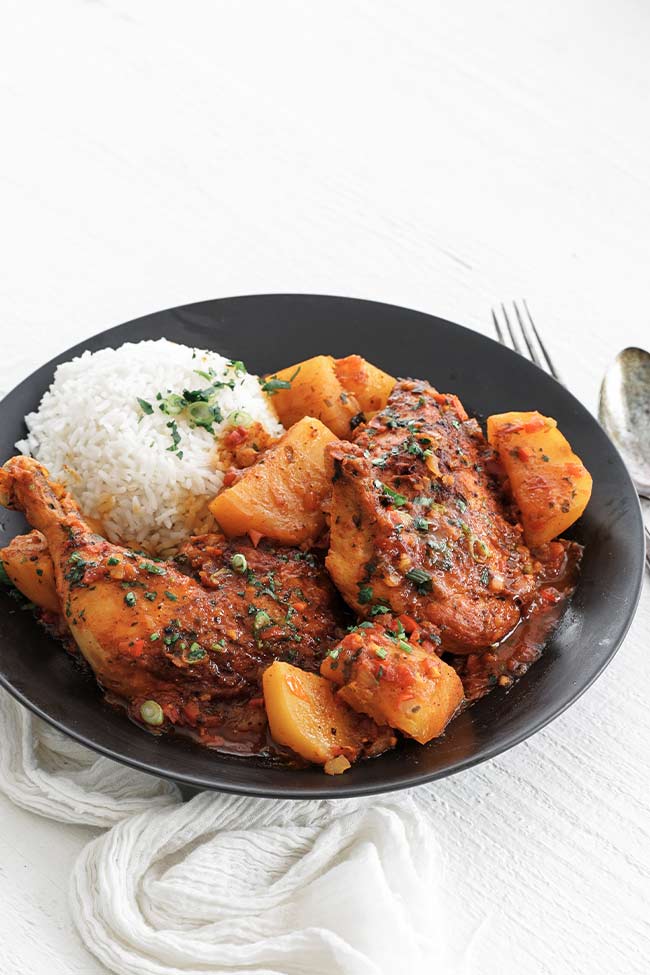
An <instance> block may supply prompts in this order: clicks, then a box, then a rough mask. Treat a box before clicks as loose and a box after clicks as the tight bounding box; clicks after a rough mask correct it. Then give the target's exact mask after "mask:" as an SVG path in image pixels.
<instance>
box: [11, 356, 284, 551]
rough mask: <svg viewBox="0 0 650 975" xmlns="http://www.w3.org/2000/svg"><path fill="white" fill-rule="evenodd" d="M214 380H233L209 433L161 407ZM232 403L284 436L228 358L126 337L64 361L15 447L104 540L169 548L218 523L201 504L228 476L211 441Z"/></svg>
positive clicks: (248, 378)
mask: <svg viewBox="0 0 650 975" xmlns="http://www.w3.org/2000/svg"><path fill="white" fill-rule="evenodd" d="M198 371H200V372H203V373H206V374H207V376H208V377H209V378H206V376H199V375H198ZM218 382H223V383H227V384H229V385H225V386H223V387H221V388H218V390H217V392H216V404H217V405H218V409H219V411H220V413H221V415H222V417H223V419H222V420H221V422H219V423H217V422H216V421H215V423H214V425H213V430H214V435H213V434H212V433H210V432H209V431H208V430H206V429H204V428H203V427H201V426H194V425H192V421H191V418H190V417H189V416H188V415H187V411H186V410H183V411H182V412H181V413H179V414H178V415H169V414H168V413H165V412H163V411H162V410H161V409H160V405H161V403H164V401H165V397H167V396H168V395H169V394H179V395H182V393H183V391H184V390H197V389H204V388H206V387H208V386H210V385H211V384H215V383H218ZM231 387H232V388H231ZM158 394H160V398H157V396H158ZM139 400H142V401H144V403H145V406H144V408H143V406H142V405H141V404H140V402H139ZM147 404H148V405H149V406H150V407H151V409H152V411H151V412H149V408H148V406H147ZM238 410H241V411H243V412H245V413H247V414H248V416H249V417H250V418H251V420H252V421H257V422H259V423H261V424H262V426H263V427H264V428H265V429H266V430H267V431H268V432H269V434H271V435H272V436H277V435H279V434H280V433H282V426H281V425H280V424H279V422H278V419H277V417H276V415H275V413H274V411H273V408H272V407H271V406H270V404H269V401H268V399H267V397H266V396H265V395H264V393H263V392H262V390H261V389H260V385H259V383H258V380H257V378H256V377H255V376H252V375H249V374H248V373H245V372H242V371H241V370H240V369H239V368H237V364H234V365H233V363H231V361H230V360H229V359H225V358H224V357H223V356H221V355H218V354H217V353H216V352H207V351H205V350H201V349H191V348H188V347H187V346H185V345H177V344H176V343H174V342H168V341H167V340H166V339H158V340H157V341H145V342H138V343H126V344H125V345H122V346H120V348H118V349H102V350H101V351H99V352H94V353H90V352H84V354H83V355H82V356H79V357H78V358H76V359H73V360H72V361H71V362H65V363H63V364H62V365H60V366H59V367H58V368H57V370H56V373H55V375H54V381H53V383H52V385H51V386H50V388H49V390H48V391H47V392H46V393H45V395H44V396H43V399H42V400H41V403H40V406H39V408H38V410H37V411H36V412H35V413H30V414H29V415H28V416H27V417H25V422H26V424H27V429H28V435H27V437H26V439H25V440H22V441H20V442H19V443H17V444H16V447H17V448H18V449H19V450H20V451H21V452H22V453H28V454H31V455H32V456H33V457H35V458H37V460H39V461H40V462H41V463H43V464H45V466H46V467H47V468H48V469H49V471H50V473H51V474H52V475H53V476H54V477H55V478H57V479H58V480H60V481H62V482H63V483H64V484H65V485H66V487H67V488H68V489H69V490H70V491H71V493H72V494H73V496H74V497H75V498H76V500H77V502H78V503H79V505H80V507H81V509H82V511H83V512H84V514H85V515H86V516H88V517H89V518H92V519H96V520H97V521H99V522H100V523H101V526H102V530H103V533H104V534H105V535H106V537H107V538H108V539H110V540H111V541H113V542H121V543H122V544H126V545H130V546H133V547H135V548H141V549H145V550H146V551H148V552H150V553H152V554H154V555H155V554H159V555H169V554H172V553H173V552H174V551H175V550H176V549H177V548H178V547H179V545H180V544H181V543H182V542H183V541H184V540H185V539H186V538H187V537H188V535H190V534H192V533H196V532H200V531H203V530H206V529H208V528H210V527H213V526H214V523H213V522H212V519H211V516H210V515H209V512H208V511H207V502H208V501H210V500H211V499H212V498H213V497H214V496H215V494H216V493H217V492H218V491H219V490H220V488H221V486H222V484H223V477H224V472H223V470H221V469H220V468H219V466H218V464H219V459H218V450H217V448H218V445H219V440H220V437H221V435H222V433H223V432H224V430H225V429H227V428H228V427H229V426H230V425H232V422H233V421H232V419H231V421H230V422H229V419H228V418H229V416H231V415H232V414H233V413H235V411H238ZM172 421H173V422H174V424H175V430H174V427H172V426H170V424H171V423H172ZM175 431H176V438H174V433H175ZM178 437H180V440H179V439H178ZM174 439H176V440H177V442H176V444H174ZM174 447H175V449H170V448H174ZM181 454H182V456H181Z"/></svg>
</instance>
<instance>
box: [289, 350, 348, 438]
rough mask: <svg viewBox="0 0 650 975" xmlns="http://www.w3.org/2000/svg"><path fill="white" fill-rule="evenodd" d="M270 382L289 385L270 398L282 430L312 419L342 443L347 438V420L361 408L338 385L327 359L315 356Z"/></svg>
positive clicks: (328, 358)
mask: <svg viewBox="0 0 650 975" xmlns="http://www.w3.org/2000/svg"><path fill="white" fill-rule="evenodd" d="M271 378H272V379H276V380H280V381H282V382H288V383H290V384H291V385H290V388H289V389H279V390H277V391H276V392H273V394H272V397H271V399H272V403H273V406H274V407H275V410H276V412H277V414H278V416H279V418H280V421H281V422H282V423H283V424H284V426H285V427H290V426H291V425H292V424H293V423H296V422H297V421H298V420H300V419H302V417H303V416H313V417H316V418H317V419H318V420H320V421H321V422H322V423H324V424H325V426H326V427H329V429H330V430H331V431H332V433H334V434H336V436H337V437H340V438H341V439H345V438H346V437H349V436H350V432H351V427H350V420H351V419H352V417H353V416H356V414H357V413H359V412H361V408H360V406H359V404H358V402H357V400H356V398H355V397H354V395H352V394H351V393H348V392H347V391H346V390H345V389H344V387H343V386H342V385H341V383H340V381H339V379H338V377H337V375H336V368H335V362H334V359H333V358H332V356H331V355H317V356H314V357H313V359H306V360H305V361H304V362H298V363H296V365H294V366H289V367H288V368H287V369H281V370H280V372H278V373H275V374H274V375H273V376H272V377H271Z"/></svg>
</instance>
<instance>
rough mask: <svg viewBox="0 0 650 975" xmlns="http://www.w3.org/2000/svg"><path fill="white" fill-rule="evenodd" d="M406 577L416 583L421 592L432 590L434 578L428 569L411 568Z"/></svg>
mask: <svg viewBox="0 0 650 975" xmlns="http://www.w3.org/2000/svg"><path fill="white" fill-rule="evenodd" d="M406 578H407V579H408V580H409V582H413V583H415V585H416V586H417V589H418V592H419V593H421V594H422V593H425V592H431V584H432V578H431V576H430V575H429V573H428V572H427V571H426V569H409V570H408V572H407V573H406Z"/></svg>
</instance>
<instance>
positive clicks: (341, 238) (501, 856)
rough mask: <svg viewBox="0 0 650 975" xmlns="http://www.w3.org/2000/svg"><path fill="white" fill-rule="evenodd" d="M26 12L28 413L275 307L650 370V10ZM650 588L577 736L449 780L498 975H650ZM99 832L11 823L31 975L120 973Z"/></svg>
mask: <svg viewBox="0 0 650 975" xmlns="http://www.w3.org/2000/svg"><path fill="white" fill-rule="evenodd" d="M2 8H3V9H2V29H1V32H0V125H1V131H2V150H1V151H0V213H1V214H2V234H1V235H0V257H1V258H2V260H1V268H0V330H1V335H2V354H1V355H0V389H4V390H8V389H9V388H11V386H12V385H13V384H14V383H15V382H17V381H18V380H20V379H21V378H22V377H24V376H25V375H26V374H28V373H29V372H30V371H31V370H32V369H33V368H34V367H35V366H37V365H39V364H40V363H41V362H42V361H44V360H45V359H48V358H49V357H50V356H52V355H54V354H55V353H58V352H59V351H61V350H62V349H64V348H66V347H67V346H69V345H71V344H73V343H75V342H77V341H79V340H81V339H83V338H84V337H85V336H87V335H88V334H90V333H92V332H95V331H99V330H100V329H102V328H105V327H107V326H109V325H112V324H115V323H118V322H122V321H125V320H128V319H130V318H134V317H136V316H137V315H140V314H144V313H145V312H148V311H152V310H155V309H158V308H164V307H167V306H171V305H176V304H180V303H183V302H187V301H193V300H200V299H205V298H211V297H217V296H222V295H234V294H245V293H251V292H258V293H259V292H270V291H305V292H320V293H325V294H327V293H329V294H343V295H354V296H360V297H368V298H375V299H378V300H383V301H389V302H395V303H398V304H404V305H407V306H411V307H415V308H419V309H423V310H426V311H431V312H435V313H437V314H439V315H441V316H443V317H448V318H451V319H452V320H456V321H459V322H463V323H465V324H468V325H470V326H472V327H474V328H476V329H480V330H482V331H489V321H488V314H489V309H490V306H491V304H492V303H494V302H495V301H498V300H500V299H506V298H509V297H512V296H520V295H525V296H526V297H527V298H528V300H529V302H530V304H531V306H532V308H533V310H534V313H535V316H536V318H537V320H538V322H539V323H540V325H541V326H542V328H543V332H544V335H545V337H547V338H548V340H549V344H550V346H551V348H552V351H553V354H554V356H555V358H556V359H557V360H558V362H559V363H560V364H561V367H562V370H563V374H564V376H565V377H567V378H568V381H569V385H570V386H571V388H572V389H573V390H574V392H576V393H577V395H578V396H579V397H580V398H581V399H582V400H583V401H584V402H585V403H586V404H587V405H588V406H589V407H590V408H591V409H594V408H595V405H596V398H597V391H598V385H599V381H600V377H601V375H602V373H603V371H604V369H605V367H606V365H607V363H608V362H609V360H610V359H611V358H612V357H613V355H614V354H615V353H616V352H617V350H618V349H619V348H621V347H622V346H624V345H632V344H644V343H645V345H646V346H647V345H649V344H650V324H649V323H650V274H649V271H648V254H649V251H650V127H649V126H648V92H649V90H650V58H649V57H648V50H649V49H650V7H649V6H648V5H647V4H646V3H644V2H643V0H618V2H614V0H610V2H606V0H591V2H587V0H548V2H547V3H544V4H535V5H533V4H528V3H517V2H515V0H491V2H489V3H485V2H483V0H472V2H468V0H466V2H462V0H454V2H448V3H440V2H433V0H411V2H404V0H402V2H399V0H392V2H386V0H384V2H377V0H374V2H372V0H346V2H340V0H339V2H337V0H330V2H329V3H327V4H324V3H321V4H316V3H310V4H305V3H299V2H298V0H294V2H286V0H274V2H272V3H271V2H268V0H261V2H251V0H249V2H248V3H239V4H238V3H236V2H234V0H205V2H197V3H194V4H180V3H174V2H172V0H137V2H129V0H95V2H85V3H82V2H79V0H74V2H73V0H58V2H57V3H48V2H46V0H34V2H32V3H29V4H27V3H19V2H11V0H5V2H4V3H3V4H2ZM532 405H534V404H532ZM648 589H649V587H648V585H647V583H646V591H645V593H644V599H643V601H642V605H641V608H640V612H639V614H638V616H637V619H636V621H635V623H634V625H633V628H632V631H631V633H630V635H629V637H628V639H627V640H626V642H625V644H624V647H623V648H622V650H621V651H620V653H619V655H618V656H617V657H616V659H615V660H614V662H613V663H612V665H611V666H610V667H609V669H608V670H607V672H606V673H605V674H604V675H603V677H602V678H601V679H600V680H599V681H598V683H597V684H596V686H595V687H594V688H593V689H592V690H590V691H589V692H588V693H587V694H586V695H585V696H584V697H583V698H582V699H581V700H580V701H579V702H578V703H577V704H576V705H575V706H574V707H573V708H571V709H570V710H569V712H568V713H566V714H565V715H564V716H563V717H561V718H560V719H558V720H557V721H556V722H555V723H554V724H553V725H552V726H551V727H549V728H548V729H546V730H545V731H543V732H541V733H540V734H538V735H537V736H536V737H535V738H534V739H532V740H531V741H529V742H526V743H525V744H523V745H520V746H519V747H518V748H515V749H514V750H512V751H511V752H509V753H508V754H506V755H503V756H502V757H501V758H499V759H497V760H495V761H493V762H491V763H489V764H487V765H483V766H481V767H480V768H478V769H475V770H473V771H469V772H466V773H464V774H461V775H458V776H456V777H455V778H452V779H449V780H446V781H444V782H441V783H439V786H438V788H437V797H438V798H437V804H438V806H439V809H438V812H439V817H438V818H439V833H440V839H441V841H442V843H443V844H444V847H445V849H446V852H447V875H446V878H445V885H446V888H447V890H448V900H449V903H450V905H451V906H452V908H454V909H455V910H456V911H457V916H458V917H459V919H460V920H461V922H462V925H464V926H465V929H466V930H467V931H470V930H474V932H475V933H474V937H473V941H472V944H471V946H470V949H469V952H468V955H467V963H466V971H467V973H469V975H479V973H480V975H497V973H498V975H504V973H505V975H510V973H512V975H514V973H517V975H518V973H525V975H546V973H548V975H558V973H560V975H563V973H565V972H567V973H569V972H570V973H572V975H576V973H583V972H584V973H589V975H600V973H602V975H633V973H636V972H639V973H641V972H647V970H648V968H647V965H648V964H649V962H648V957H649V954H650V930H649V928H648V903H649V902H650V882H649V877H650V862H649V852H648V851H649V847H650V843H649V836H648V834H649V832H650V808H649V806H650V802H649V800H650V766H649V761H648V755H649V754H650V716H649V712H648V695H647V688H648V683H649V681H650V664H649V662H648V659H649V648H648V633H649V627H650V592H649V591H648ZM0 747H1V743H0ZM90 835H92V831H91V830H88V829H83V828H75V827H71V826H62V825H57V824H54V823H51V822H48V821H45V820H42V819H39V818H37V817H36V816H33V815H31V814H29V813H26V812H23V811H21V810H19V809H16V808H14V807H13V806H11V804H10V803H8V802H7V801H6V800H4V799H2V798H0V946H1V947H0V957H1V962H0V969H1V970H2V972H3V973H4V972H6V973H7V975H9V973H14V972H25V973H30V975H45V973H47V975H81V973H83V975H97V973H99V972H104V971H105V969H103V968H102V966H100V965H99V964H98V963H97V962H95V961H94V959H93V958H92V957H91V956H90V955H89V954H87V953H86V951H85V949H84V948H83V947H82V946H81V944H80V943H79V942H78V940H77V938H76V935H75V933H74V930H73V927H72V924H71V920H70V917H69V914H68V909H67V904H66V885H67V874H68V871H69V869H70V866H71V864H72V862H73V860H74V858H75V856H76V854H77V853H78V851H79V850H80V849H81V847H82V845H83V844H84V843H85V842H86V841H87V840H88V838H89V836H90ZM434 970H435V960H433V961H432V971H434ZM391 975H399V973H391Z"/></svg>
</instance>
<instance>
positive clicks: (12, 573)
mask: <svg viewBox="0 0 650 975" xmlns="http://www.w3.org/2000/svg"><path fill="white" fill-rule="evenodd" d="M0 562H2V564H3V566H4V570H5V572H6V573H7V575H8V576H9V579H10V580H11V582H12V583H13V584H14V586H15V587H16V589H19V590H20V592H22V594H23V596H26V597H27V599H29V600H30V601H31V602H32V603H34V604H35V605H36V606H40V607H41V608H42V609H47V610H49V611H50V612H52V613H59V612H60V605H59V597H58V596H57V594H56V583H55V581H54V566H53V564H52V559H51V558H50V553H49V551H48V547H47V542H46V541H45V538H44V537H43V535H41V533H40V532H37V531H33V532H30V533H29V534H28V535H18V536H17V537H16V538H14V539H12V541H11V542H9V544H8V545H7V547H6V548H3V549H0Z"/></svg>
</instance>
